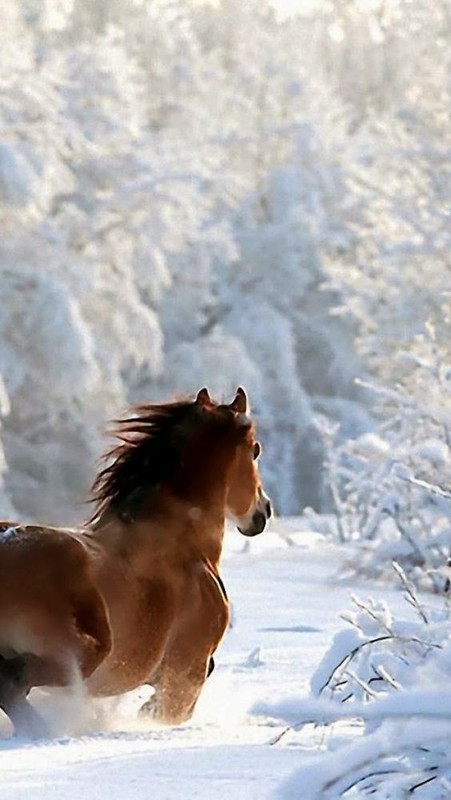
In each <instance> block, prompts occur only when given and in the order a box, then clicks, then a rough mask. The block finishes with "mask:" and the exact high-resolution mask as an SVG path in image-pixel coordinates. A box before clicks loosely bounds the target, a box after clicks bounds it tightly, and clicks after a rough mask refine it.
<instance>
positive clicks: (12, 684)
mask: <svg viewBox="0 0 451 800" xmlns="http://www.w3.org/2000/svg"><path fill="white" fill-rule="evenodd" d="M16 660H18V659H15V658H14V659H5V658H3V657H0V708H1V709H2V710H3V711H4V712H5V714H6V715H7V716H8V717H9V719H10V720H11V722H12V724H13V725H14V732H15V733H16V734H18V735H24V736H32V737H33V738H39V737H43V736H48V735H49V731H48V728H47V726H46V724H45V722H44V720H43V719H42V717H41V716H40V715H39V714H38V712H37V711H35V709H34V708H33V706H32V705H31V704H30V703H29V702H28V700H27V698H26V692H25V691H24V690H23V689H22V688H21V686H20V679H18V678H17V677H16V665H14V666H13V663H12V662H16ZM19 672H20V670H19Z"/></svg>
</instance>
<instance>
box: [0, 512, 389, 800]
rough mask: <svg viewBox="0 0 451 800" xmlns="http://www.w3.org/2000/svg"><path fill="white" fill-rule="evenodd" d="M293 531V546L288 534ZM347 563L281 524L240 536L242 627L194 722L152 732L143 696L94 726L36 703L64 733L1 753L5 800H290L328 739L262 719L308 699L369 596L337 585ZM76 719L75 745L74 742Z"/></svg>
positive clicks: (237, 578) (231, 578) (222, 655)
mask: <svg viewBox="0 0 451 800" xmlns="http://www.w3.org/2000/svg"><path fill="white" fill-rule="evenodd" d="M287 530H289V532H290V536H292V539H293V540H294V541H295V542H296V543H295V545H294V546H288V545H287V543H286V540H285V538H284V537H283V536H281V535H280V532H281V531H285V532H286V531H287ZM341 560H342V551H340V550H339V549H338V548H337V547H335V546H334V545H332V544H330V543H328V542H327V541H326V540H324V539H323V538H322V537H321V536H320V535H318V534H308V533H307V534H306V533H296V526H295V525H294V524H293V522H292V521H288V520H287V521H284V522H283V521H281V520H277V521H276V522H275V523H273V526H272V529H270V530H269V531H268V532H266V533H265V534H263V535H262V536H261V537H260V539H259V540H253V541H252V543H251V544H250V545H249V543H247V542H246V541H245V540H244V539H243V538H242V537H240V535H239V534H238V533H237V532H235V531H233V532H232V531H231V532H229V533H228V535H227V542H226V553H225V557H224V562H223V576H224V580H225V583H226V586H227V588H228V591H229V594H230V597H231V599H232V602H233V627H232V628H231V629H230V630H229V631H228V633H227V635H226V638H225V640H224V642H223V644H222V646H221V648H220V651H218V654H217V658H216V664H217V667H216V670H215V672H214V674H213V675H212V676H211V678H210V679H209V681H208V685H207V686H206V688H205V690H204V693H203V695H202V697H201V700H200V701H199V704H198V707H197V710H196V713H195V715H194V717H193V719H192V720H191V722H190V723H189V724H186V725H184V726H181V727H179V728H176V729H167V728H165V729H163V728H160V729H158V728H151V729H149V728H148V727H147V726H144V725H143V723H142V722H140V721H138V720H137V718H136V709H137V707H138V706H139V703H140V702H141V700H142V695H141V693H138V694H139V696H136V694H134V695H132V696H128V697H125V698H122V699H121V700H120V701H119V702H118V703H117V702H116V703H114V704H106V703H104V704H103V705H102V706H101V707H100V708H99V707H98V706H96V709H97V710H96V712H95V713H96V714H97V718H96V720H95V721H94V719H93V715H94V711H93V710H92V709H88V710H86V704H85V703H83V702H82V700H81V699H80V698H75V699H72V700H71V701H70V703H69V705H67V703H66V704H65V703H64V702H63V701H62V700H61V698H48V697H45V698H44V697H43V696H42V695H41V696H40V697H36V702H37V703H39V705H40V707H41V708H43V709H44V710H45V712H46V714H47V716H48V718H49V719H50V720H51V722H52V724H53V725H54V726H55V730H56V736H55V739H53V740H52V741H48V742H40V743H38V744H33V743H31V742H26V741H17V740H16V741H14V740H6V739H5V740H4V741H3V742H2V743H1V744H0V800H25V798H27V800H44V798H46V800H47V798H52V800H59V799H60V798H61V800H63V798H64V800H72V798H73V799H74V800H75V798H77V800H79V798H86V800H88V798H89V800H106V799H107V800H115V798H121V799H122V798H133V800H148V798H157V799H158V800H169V799H170V798H171V799H172V798H183V800H184V799H185V798H196V800H216V798H217V800H224V799H225V798H230V800H264V799H265V798H269V797H271V796H274V794H276V795H279V789H278V787H280V786H281V784H282V783H283V782H285V781H286V779H287V778H288V777H289V776H290V775H291V774H292V773H293V772H295V771H296V769H297V768H298V767H299V766H300V765H301V764H302V760H303V759H305V758H306V756H310V755H312V753H313V752H316V748H317V746H318V744H320V737H321V735H322V734H321V733H320V731H319V730H318V731H315V730H314V729H311V728H310V729H307V730H306V731H305V732H304V733H303V734H301V735H300V734H296V735H293V736H291V735H287V736H284V737H283V738H282V740H281V741H280V743H278V744H271V742H272V740H273V739H274V738H276V737H277V735H278V734H279V733H281V731H282V730H283V727H282V725H280V726H279V724H278V723H275V722H274V720H271V719H270V718H269V717H268V718H265V717H262V716H258V715H256V714H254V713H252V709H253V708H255V707H257V706H258V705H260V706H261V707H264V706H265V703H266V704H268V705H269V704H270V703H271V702H273V701H274V700H277V698H279V697H281V698H282V697H283V696H287V695H291V696H299V697H301V696H304V697H305V696H306V695H307V694H308V692H309V680H310V677H311V674H312V672H313V671H314V669H315V668H316V666H317V665H318V663H319V661H320V659H321V657H322V656H323V653H324V651H325V650H326V648H327V647H328V645H329V644H330V641H331V638H332V636H333V635H334V633H335V632H336V631H337V630H339V629H340V628H342V627H343V620H341V619H340V617H339V612H340V611H344V610H346V609H347V608H348V607H349V604H350V600H349V598H350V594H351V592H352V591H353V590H354V589H356V588H357V589H358V591H359V592H360V593H361V594H364V592H365V588H366V586H367V583H366V582H363V581H361V582H360V584H358V583H353V584H352V586H351V585H350V584H346V583H343V582H340V581H339V580H337V579H336V578H337V570H338V567H339V565H340V562H341ZM382 594H383V595H384V596H387V594H390V596H391V600H392V602H395V603H396V602H401V599H400V596H399V593H394V592H387V591H386V590H382V589H375V588H374V587H371V595H372V596H376V597H377V596H378V595H379V596H381V595H382ZM68 708H69V710H68ZM69 718H70V719H71V720H72V723H73V728H72V735H68V734H67V732H65V726H66V725H67V721H68V719H69ZM5 730H6V729H5ZM74 732H77V733H76V735H74ZM290 796H292V795H290ZM301 796H302V791H301V792H300V794H299V797H301Z"/></svg>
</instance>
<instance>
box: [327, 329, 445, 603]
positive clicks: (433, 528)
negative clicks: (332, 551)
mask: <svg viewBox="0 0 451 800" xmlns="http://www.w3.org/2000/svg"><path fill="white" fill-rule="evenodd" d="M415 351H416V352H415ZM403 355H404V359H408V361H409V364H410V368H411V372H410V374H409V376H408V382H405V384H404V386H402V387H401V386H398V387H396V388H395V389H393V390H386V389H380V388H379V389H377V388H375V387H373V388H374V389H375V392H376V396H377V398H378V401H379V414H380V417H381V419H382V425H381V432H380V433H366V434H363V435H362V436H360V437H357V438H356V439H355V440H346V441H344V442H342V443H341V444H339V445H338V446H336V445H335V444H334V441H333V435H331V434H330V431H329V430H328V429H327V427H326V426H324V425H323V426H322V430H323V437H324V438H326V439H327V437H328V439H327V441H326V445H327V446H328V458H327V462H326V484H327V486H328V489H329V493H330V500H331V503H332V505H333V508H334V511H335V514H336V526H335V530H334V532H335V534H336V535H337V536H338V537H339V538H340V539H341V541H343V542H353V543H354V544H355V551H354V555H353V556H352V563H351V558H350V567H351V568H352V569H353V570H356V571H366V572H370V573H372V574H379V575H380V574H386V575H387V574H391V561H392V560H393V559H395V560H396V561H397V562H399V563H400V564H401V565H402V566H403V568H404V569H405V570H406V572H408V573H409V576H410V577H411V578H412V579H413V580H415V581H416V582H419V583H421V584H423V585H427V586H428V587H429V588H431V587H432V588H434V589H435V590H438V591H440V590H441V589H442V588H443V578H442V577H441V575H440V571H441V570H442V568H443V567H445V566H446V563H447V561H448V558H449V557H450V553H451V493H450V492H449V491H447V489H448V487H451V450H450V436H451V413H450V411H449V409H450V408H451V380H450V378H451V372H450V369H449V367H448V366H447V364H446V362H444V361H443V360H442V352H441V350H440V348H439V346H438V343H437V341H436V336H435V331H434V329H433V328H431V327H429V329H428V330H426V332H425V334H424V335H423V336H422V337H418V339H417V341H416V342H415V343H414V345H413V347H412V351H411V352H410V353H404V354H403Z"/></svg>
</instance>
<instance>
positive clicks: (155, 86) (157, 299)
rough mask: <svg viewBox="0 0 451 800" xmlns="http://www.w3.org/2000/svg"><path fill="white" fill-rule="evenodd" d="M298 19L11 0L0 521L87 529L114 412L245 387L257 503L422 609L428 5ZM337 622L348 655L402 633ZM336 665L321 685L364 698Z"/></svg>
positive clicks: (443, 432)
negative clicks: (256, 465) (259, 449)
mask: <svg viewBox="0 0 451 800" xmlns="http://www.w3.org/2000/svg"><path fill="white" fill-rule="evenodd" d="M304 6H305V7H304ZM297 12H298V13H296V14H291V15H289V16H281V15H279V14H278V11H277V4H271V3H270V2H269V0H246V2H243V0H218V2H202V0H198V2H194V0H191V1H190V2H186V0H8V2H7V3H5V4H4V7H3V8H2V25H3V44H2V47H1V48H0V82H1V86H2V92H1V94H0V126H1V127H0V226H1V236H0V287H1V303H0V412H1V430H0V448H1V449H0V500H1V515H2V517H3V518H14V519H16V518H18V519H24V520H31V521H36V520H38V521H41V522H47V523H51V524H60V525H67V524H74V523H80V522H82V521H83V519H85V518H86V517H87V516H89V508H87V506H86V505H85V500H86V497H87V493H88V491H89V487H90V483H91V481H92V478H93V476H94V472H95V465H96V463H97V460H98V458H99V456H100V455H101V453H102V452H103V451H104V450H105V448H106V446H107V442H106V439H105V435H104V432H105V430H106V429H107V427H108V422H109V420H111V419H114V418H117V416H118V415H120V414H121V413H122V412H123V411H124V409H126V408H127V407H128V406H130V405H131V404H134V403H138V402H150V401H160V400H161V401H162V400H167V399H169V398H171V397H174V396H185V395H192V394H193V393H195V392H196V391H197V390H198V389H199V388H200V387H201V386H204V385H206V386H208V387H209V390H210V391H211V393H212V394H213V395H214V396H215V397H217V398H221V397H227V398H228V397H229V396H230V397H232V396H233V392H234V391H235V389H236V387H237V386H238V385H243V386H245V387H246V389H247V391H248V393H249V396H250V398H251V402H252V406H253V413H254V416H255V419H256V420H257V426H258V433H259V438H260V440H261V442H262V446H263V456H262V462H261V469H262V474H263V477H264V482H265V487H266V488H267V491H268V493H269V494H270V495H271V497H272V498H273V501H274V506H275V509H276V512H277V515H278V516H280V517H287V516H296V517H300V518H301V519H300V522H299V525H300V526H301V527H302V528H305V529H307V528H308V529H309V530H316V531H319V532H320V533H322V534H324V535H325V536H326V537H328V538H330V539H331V540H332V541H334V542H335V543H337V544H339V545H340V546H343V547H344V548H348V550H349V553H350V562H351V564H352V570H353V572H355V574H359V575H362V574H364V575H368V576H371V578H372V579H378V580H379V579H383V580H388V581H390V582H391V583H393V582H397V581H398V582H399V581H401V584H402V586H404V589H405V590H406V591H407V592H408V594H410V597H411V600H412V604H413V606H415V604H416V606H417V607H419V608H420V607H421V603H420V601H419V600H418V599H417V595H416V592H417V591H418V590H420V591H424V590H426V591H428V592H433V593H434V594H435V595H438V596H439V597H443V596H444V597H445V600H446V597H447V592H448V591H449V577H448V560H449V558H450V550H451V494H450V492H451V449H450V448H451V344H450V342H451V337H450V319H451V317H450V315H451V288H450V287H451V284H450V278H451V262H450V252H451V220H450V214H451V126H450V118H449V109H450V108H451V97H450V93H451V80H450V76H451V70H450V67H451V47H450V41H451V11H450V5H449V0H435V2H434V3H432V4H431V2H430V0H390V1H389V2H387V1H386V0H324V2H318V3H314V4H311V3H304V4H303V3H302V2H300V3H299V7H298V9H297ZM448 403H450V405H449V406H448ZM393 562H395V565H396V568H395V571H394V569H393ZM396 569H397V572H396ZM406 587H407V588H406ZM355 614H356V616H354V617H353V624H354V630H357V629H358V630H359V633H358V635H357V634H356V636H357V638H356V640H355V641H352V642H351V641H350V638H349V636H348V637H347V638H346V637H345V638H346V647H348V648H349V653H351V651H352V653H353V654H354V655H353V656H352V660H354V657H355V656H359V655H360V654H361V652H362V651H361V649H360V648H361V645H362V642H363V641H366V639H365V636H367V635H368V636H367V638H368V637H369V638H370V639H371V638H372V637H373V638H374V636H375V635H376V634H375V633H374V631H375V629H376V628H377V629H378V631H379V633H380V630H379V628H380V629H381V630H382V632H383V631H385V633H387V625H388V626H389V627H390V626H391V627H390V630H391V634H390V635H391V636H392V639H391V640H390V641H391V645H393V642H395V644H396V642H398V643H399V638H400V637H401V639H402V638H403V636H404V638H405V635H406V634H405V628H403V626H402V625H401V623H399V624H400V626H401V627H400V628H399V630H398V629H397V630H396V631H395V632H394V629H393V626H392V625H391V622H389V621H388V617H387V614H388V612H387V611H386V610H385V611H384V610H383V609H382V607H379V606H378V607H377V608H373V609H372V610H371V608H370V610H369V611H368V607H366V606H365V608H364V609H362V608H360V610H357V611H356V612H355ZM368 620H371V625H370V624H369V622H368ZM367 623H368V624H367ZM406 624H407V623H406ZM427 625H429V617H428V615H427V614H426V621H425V619H424V615H423V616H422V614H421V613H419V620H418V626H420V628H421V631H420V629H418V630H417V631H416V632H415V633H412V630H411V629H409V630H410V633H409V636H410V640H409V641H410V644H409V647H410V650H409V655H408V657H407V656H406V658H407V661H408V663H411V664H412V669H411V671H410V672H409V679H408V681H407V684H408V686H409V687H411V686H412V685H413V684H414V683H415V681H414V678H413V677H412V676H413V675H415V676H417V673H419V670H420V667H419V666H418V664H419V662H421V663H422V664H423V666H424V658H423V655H424V653H423V654H421V653H420V654H419V653H418V648H416V645H414V644H412V641H413V639H412V637H413V638H414V639H415V638H416V640H421V641H424V640H425V638H424V637H425V634H424V630H423V628H424V626H427ZM395 627H396V626H395ZM428 631H429V633H431V627H430V626H429V628H428ZM378 635H379V634H378ZM433 636H434V637H436V638H435V639H433V641H434V642H436V644H437V647H440V648H441V649H442V654H443V653H445V651H446V647H448V648H449V644H447V642H448V638H449V633H448V625H447V624H445V622H443V619H442V618H440V623H439V622H436V623H435V628H434V634H433ZM445 640H446V647H445ZM343 641H344V640H342V643H341V644H339V645H337V647H338V649H340V648H342V647H343ZM428 641H429V640H428ZM431 641H432V640H431ZM431 647H432V645H431ZM443 648H444V649H443ZM370 649H371V648H370V647H368V648H367V650H370ZM367 650H365V653H366V652H367ZM426 650H427V648H426ZM354 651H355V652H354ZM334 652H337V651H336V650H334ZM429 652H430V650H427V653H428V654H429ZM434 652H435V651H434ZM343 653H344V651H343ZM378 653H379V651H378ZM420 656H421V657H420ZM378 657H379V655H378ZM350 658H351V656H350ZM381 658H382V657H381ZM393 659H394V656H393V652H391V651H390V653H389V654H388V655H387V653H386V652H385V655H384V656H383V658H382V661H384V663H385V662H386V664H385V667H383V669H382V673H380V674H379V679H380V683H381V684H382V685H383V687H385V688H387V687H389V693H390V692H391V691H392V690H393V691H394V689H393V687H394V685H395V684H396V685H398V684H399V685H401V684H402V682H403V679H402V677H399V676H398V677H396V678H395V677H393V675H392V673H391V671H390V670H391V668H392V666H390V665H393ZM438 662H439V659H435V661H434V663H433V666H430V667H429V670H430V671H432V670H433V669H434V670H436V673H437V674H440V676H441V678H440V679H443V680H444V674H445V667H444V664H445V663H446V658H445V656H444V655H443V657H442V661H441V662H440V663H438ZM328 663H329V662H328ZM387 664H388V665H389V666H387ZM357 667H358V669H360V670H361V677H360V678H359V679H358V680H357V683H355V684H354V687H353V688H352V689H349V687H348V686H347V684H346V686H345V683H346V682H347V681H348V680H349V678H348V677H345V678H343V676H341V677H340V675H338V676H337V675H334V678H333V680H335V679H336V683H337V686H338V690H339V692H338V693H339V694H340V693H341V695H342V694H343V692H345V694H346V696H348V694H349V696H351V695H352V697H353V698H354V699H355V700H356V702H361V701H362V702H363V700H362V697H363V698H364V699H365V698H366V699H368V697H370V696H372V689H371V685H370V683H368V681H370V682H371V670H370V673H368V670H369V669H370V667H369V662H368V659H366V658H362V659H361V663H360V662H359V664H358V665H357ZM357 667H356V668H357ZM406 669H407V668H406ZM323 671H324V670H323ZM407 671H408V670H407ZM321 674H323V673H321ZM359 674H360V673H359ZM390 676H391V677H390ZM373 678H374V674H373ZM342 679H343V680H342ZM318 680H319V679H318ZM415 680H416V677H415ZM437 680H438V679H437ZM356 686H357V687H360V688H357V689H356ZM348 689H349V693H348ZM367 690H368V691H367ZM362 693H363V694H362ZM336 694H337V692H335V695H336ZM335 695H334V696H335ZM370 705H371V704H370ZM434 709H435V706H434ZM311 713H314V714H319V713H320V712H319V711H317V710H315V709H314V710H313V711H312V712H311ZM324 713H325V712H324ZM330 713H332V712H330ZM362 714H363V716H365V714H364V713H363V712H362ZM368 725H369V726H370V728H371V726H373V727H372V728H371V730H374V728H375V726H376V723H375V722H374V720H373V721H372V722H368ZM407 738H408V737H407ZM405 746H406V748H411V740H409V741H407V743H406V745H405ZM409 752H410V750H409ZM448 755H449V753H448ZM432 760H433V759H432ZM434 763H435V762H434ZM425 769H427V767H425ZM287 796H288V795H287ZM289 796H291V795H289ZM315 796H316V795H315ZM319 796H320V795H319V794H318V797H319ZM321 796H323V795H321ZM326 796H327V797H329V795H328V794H327V795H326V794H325V795H324V797H326ZM330 796H331V797H332V796H335V795H332V794H331V795H330ZM384 796H385V795H384ZM388 796H390V797H392V795H387V797H388ZM395 796H396V797H398V795H395V794H393V797H395ZM399 796H401V795H399ZM402 796H404V795H402ZM415 796H416V794H415ZM422 796H423V795H422ZM424 796H426V795H424ZM442 796H443V797H446V794H443V795H441V794H436V795H435V794H431V795H430V797H431V798H432V797H434V798H435V797H442ZM448 796H449V795H448ZM312 797H313V795H312Z"/></svg>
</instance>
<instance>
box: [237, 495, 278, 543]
mask: <svg viewBox="0 0 451 800" xmlns="http://www.w3.org/2000/svg"><path fill="white" fill-rule="evenodd" d="M271 514H272V508H271V501H270V499H269V498H268V497H267V496H266V495H265V493H264V492H262V491H261V492H260V497H259V499H258V503H257V506H256V508H255V511H254V513H253V514H252V516H251V518H250V524H249V525H245V526H243V527H240V526H239V525H238V526H237V527H238V530H239V532H240V533H242V534H243V536H257V535H258V534H259V533H262V531H264V529H265V527H266V523H267V521H268V519H269V518H270V516H271Z"/></svg>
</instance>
